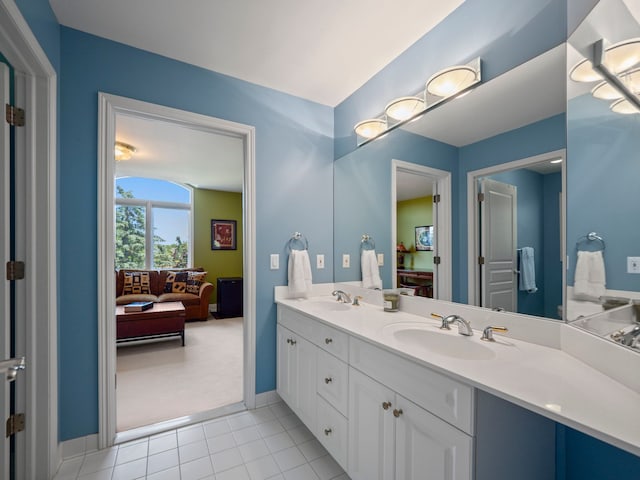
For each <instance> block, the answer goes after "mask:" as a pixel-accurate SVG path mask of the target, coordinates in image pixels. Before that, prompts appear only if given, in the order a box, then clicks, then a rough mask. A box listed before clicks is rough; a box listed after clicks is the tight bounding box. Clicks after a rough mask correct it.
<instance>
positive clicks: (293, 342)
mask: <svg viewBox="0 0 640 480" xmlns="http://www.w3.org/2000/svg"><path fill="white" fill-rule="evenodd" d="M287 343H288V344H290V345H295V344H296V341H295V340H294V339H293V338H287Z"/></svg>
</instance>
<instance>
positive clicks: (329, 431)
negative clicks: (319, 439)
mask: <svg viewBox="0 0 640 480" xmlns="http://www.w3.org/2000/svg"><path fill="white" fill-rule="evenodd" d="M324 434H325V435H326V436H327V437H328V436H329V435H331V429H330V428H325V429H324Z"/></svg>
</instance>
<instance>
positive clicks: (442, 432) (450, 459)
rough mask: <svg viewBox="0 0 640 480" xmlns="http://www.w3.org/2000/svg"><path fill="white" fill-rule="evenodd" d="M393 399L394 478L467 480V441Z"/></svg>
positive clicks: (469, 452) (443, 424) (407, 403)
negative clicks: (394, 421) (394, 404)
mask: <svg viewBox="0 0 640 480" xmlns="http://www.w3.org/2000/svg"><path fill="white" fill-rule="evenodd" d="M396 398H397V405H396V407H395V408H396V411H397V412H398V417H397V419H396V477H395V478H396V479H398V480H399V479H402V480H418V479H420V480H471V478H472V473H471V467H472V453H473V449H472V441H471V437H470V436H468V435H466V434H464V433H462V432H461V431H460V430H458V429H457V428H455V427H452V426H451V425H449V424H448V423H446V422H444V421H442V420H440V419H439V418H438V417H436V416H434V415H432V414H431V413H429V412H427V411H426V410H423V409H422V408H420V407H418V406H417V405H416V404H414V403H412V402H410V401H409V400H407V399H405V398H403V397H402V396H400V395H396ZM400 411H401V413H400ZM389 478H390V477H389Z"/></svg>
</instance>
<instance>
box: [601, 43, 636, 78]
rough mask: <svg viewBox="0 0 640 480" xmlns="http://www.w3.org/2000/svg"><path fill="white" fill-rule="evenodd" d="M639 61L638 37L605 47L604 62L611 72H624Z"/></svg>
mask: <svg viewBox="0 0 640 480" xmlns="http://www.w3.org/2000/svg"><path fill="white" fill-rule="evenodd" d="M638 63H640V38H632V39H629V40H625V41H624V42H620V43H616V44H614V45H611V46H610V47H608V48H606V49H605V54H604V64H605V65H606V66H607V68H609V70H611V71H612V72H613V73H620V72H624V71H625V70H629V69H630V68H632V67H634V66H636V65H637V64H638Z"/></svg>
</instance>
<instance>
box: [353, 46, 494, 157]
mask: <svg viewBox="0 0 640 480" xmlns="http://www.w3.org/2000/svg"><path fill="white" fill-rule="evenodd" d="M480 66H481V62H480V58H479V57H478V58H475V59H473V60H472V61H470V62H469V63H467V64H466V65H456V66H454V67H449V68H445V69H444V70H441V71H439V72H437V73H436V74H434V75H432V76H431V77H430V78H429V80H428V81H427V82H426V84H425V88H424V89H423V90H421V91H419V92H417V93H415V94H413V95H410V96H406V97H399V98H396V99H395V100H392V101H391V102H389V103H388V104H387V106H386V107H385V110H384V113H383V114H381V115H379V116H378V117H376V118H371V119H368V120H363V121H362V122H359V123H357V124H356V126H355V127H354V131H355V133H356V139H357V143H358V146H362V145H364V144H366V143H368V142H370V141H371V140H373V139H374V138H378V137H380V136H381V135H383V134H384V133H386V132H390V131H391V130H394V129H396V128H399V127H401V126H402V125H404V124H405V123H408V122H411V121H413V120H415V119H417V118H419V117H420V116H422V115H424V114H426V113H427V112H428V111H429V110H432V109H433V108H435V107H437V106H440V105H444V104H445V103H447V102H449V101H451V100H453V99H455V98H459V97H461V96H462V95H464V94H466V93H468V92H469V91H470V90H471V89H472V88H473V87H475V86H476V85H478V84H479V83H480V82H481V80H482V76H481V69H480Z"/></svg>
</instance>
